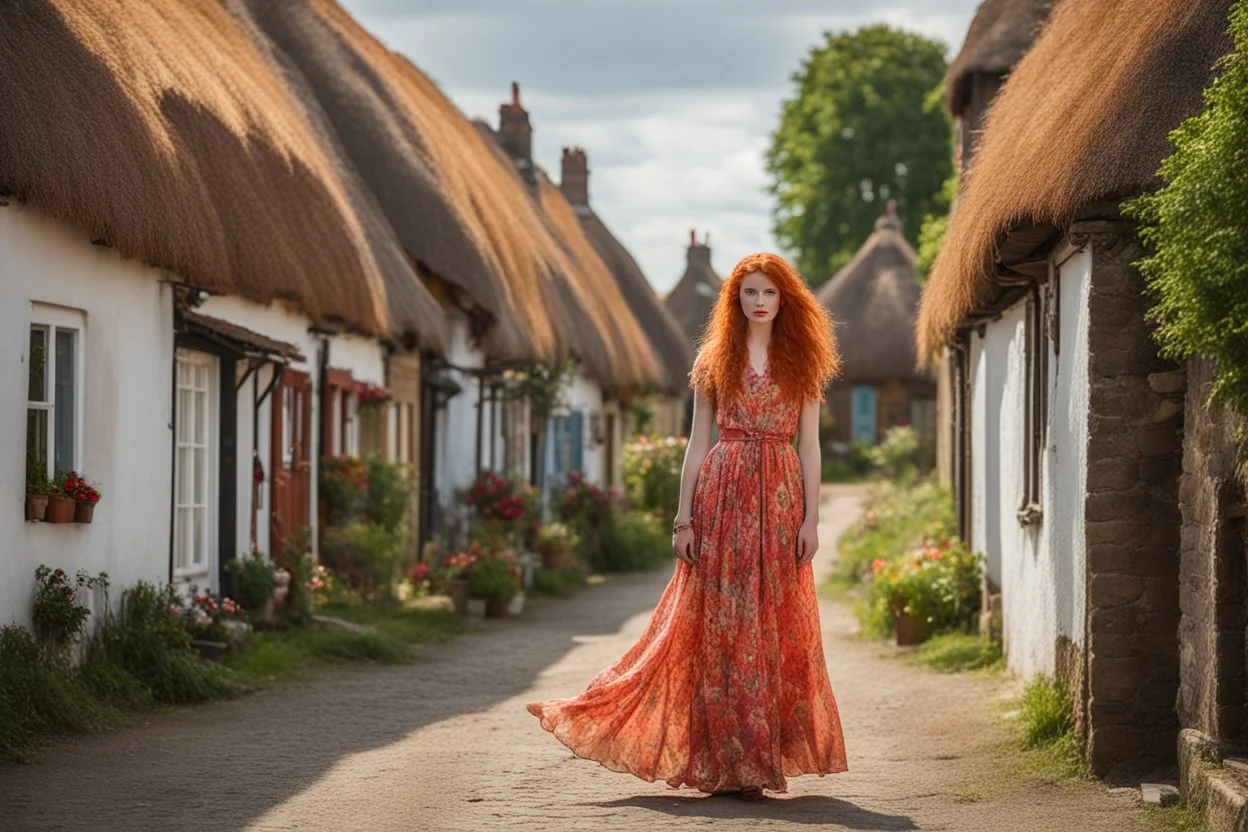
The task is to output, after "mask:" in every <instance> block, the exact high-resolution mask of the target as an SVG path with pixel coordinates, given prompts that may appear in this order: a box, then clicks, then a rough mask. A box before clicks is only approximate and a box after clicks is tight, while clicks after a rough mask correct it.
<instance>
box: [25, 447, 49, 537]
mask: <svg viewBox="0 0 1248 832" xmlns="http://www.w3.org/2000/svg"><path fill="white" fill-rule="evenodd" d="M48 485H49V483H48V475H47V473H45V471H44V468H43V465H42V463H41V462H38V461H36V464H34V465H31V464H29V463H28V464H27V466H26V522H28V523H29V522H31V521H32V520H42V519H43V518H44V517H45V516H46V515H47V511H48Z"/></svg>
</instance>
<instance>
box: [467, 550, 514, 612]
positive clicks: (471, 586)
mask: <svg viewBox="0 0 1248 832" xmlns="http://www.w3.org/2000/svg"><path fill="white" fill-rule="evenodd" d="M512 566H513V565H512V563H510V562H509V561H508V560H507V559H506V557H505V556H503V555H498V556H495V557H491V558H489V559H488V560H485V561H482V562H481V563H479V564H477V565H476V566H475V567H473V569H472V572H471V574H470V575H469V576H468V593H469V595H470V596H471V597H473V598H484V599H485V614H486V616H488V617H490V618H502V617H503V616H505V615H507V613H508V609H509V606H510V603H511V599H512V598H513V597H515V595H516V593H517V592H519V591H520V587H519V586H518V585H517V583H516V576H515V571H514V569H513V568H512Z"/></svg>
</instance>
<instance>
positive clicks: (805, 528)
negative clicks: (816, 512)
mask: <svg viewBox="0 0 1248 832" xmlns="http://www.w3.org/2000/svg"><path fill="white" fill-rule="evenodd" d="M818 551H819V524H818V523H812V522H811V521H809V520H806V521H805V522H803V523H802V528H801V529H800V530H799V531H798V533H797V565H798V566H805V565H806V564H808V563H810V562H811V561H812V560H814V559H815V553H816V552H818Z"/></svg>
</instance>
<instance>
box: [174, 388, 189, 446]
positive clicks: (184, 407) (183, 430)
mask: <svg viewBox="0 0 1248 832" xmlns="http://www.w3.org/2000/svg"><path fill="white" fill-rule="evenodd" d="M192 417H193V414H192V412H191V391H190V390H178V412H177V415H176V418H177V422H178V442H179V443H185V442H186V441H187V440H189V439H190V437H191V424H190V420H191V418H192Z"/></svg>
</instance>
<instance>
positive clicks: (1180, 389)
mask: <svg viewBox="0 0 1248 832" xmlns="http://www.w3.org/2000/svg"><path fill="white" fill-rule="evenodd" d="M1148 387H1149V389H1150V390H1152V391H1153V392H1154V393H1161V394H1162V395H1172V394H1181V393H1186V392H1187V370H1168V371H1166V372H1163V373H1150V374H1149V376H1148Z"/></svg>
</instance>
